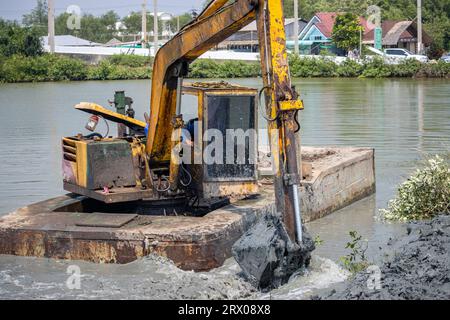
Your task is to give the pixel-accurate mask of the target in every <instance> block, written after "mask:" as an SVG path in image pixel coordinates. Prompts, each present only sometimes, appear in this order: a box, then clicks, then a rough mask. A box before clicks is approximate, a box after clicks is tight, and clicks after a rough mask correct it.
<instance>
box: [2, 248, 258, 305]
mask: <svg viewBox="0 0 450 320" xmlns="http://www.w3.org/2000/svg"><path fill="white" fill-rule="evenodd" d="M18 261H19V262H20V263H18ZM70 268H73V269H70ZM77 269H78V271H79V272H80V273H79V274H80V276H81V278H80V281H79V287H77V282H76V281H75V279H76V277H75V276H76V273H74V272H75V271H76V270H77ZM239 272H240V269H239V266H238V265H237V264H235V263H234V261H233V260H232V259H229V260H228V261H227V262H226V264H225V265H224V266H223V267H221V268H218V269H214V273H211V272H200V273H195V272H192V271H183V270H181V269H178V268H177V267H176V266H175V265H174V264H173V262H172V261H170V260H168V259H165V258H163V257H160V256H156V255H150V256H147V257H145V258H142V259H140V260H137V261H135V262H132V263H129V264H127V265H98V264H93V263H89V262H84V261H66V260H64V261H57V260H54V259H42V258H32V257H31V258H30V257H13V256H2V257H0V300H2V299H19V300H20V299H38V300H39V299H43V300H56V299H80V300H85V299H119V300H121V299H126V300H135V299H152V300H153V299H157V300H178V299H188V300H191V299H192V300H197V299H214V300H219V299H249V298H251V297H252V296H253V295H254V294H255V293H256V290H255V289H254V288H253V287H252V286H251V285H250V284H249V283H247V282H245V281H244V280H243V279H242V278H240V277H239V276H238V273H239Z"/></svg>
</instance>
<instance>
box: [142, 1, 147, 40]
mask: <svg viewBox="0 0 450 320" xmlns="http://www.w3.org/2000/svg"><path fill="white" fill-rule="evenodd" d="M146 44H147V0H144V2H143V3H142V47H144V46H145V45H146Z"/></svg>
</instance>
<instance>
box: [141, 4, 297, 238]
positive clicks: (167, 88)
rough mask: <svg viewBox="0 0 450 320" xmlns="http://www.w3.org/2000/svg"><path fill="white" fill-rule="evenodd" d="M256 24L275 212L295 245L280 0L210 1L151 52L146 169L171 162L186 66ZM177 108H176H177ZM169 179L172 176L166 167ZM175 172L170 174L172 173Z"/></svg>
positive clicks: (291, 101) (292, 112)
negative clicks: (267, 119)
mask: <svg viewBox="0 0 450 320" xmlns="http://www.w3.org/2000/svg"><path fill="white" fill-rule="evenodd" d="M255 20H256V22H257V29H258V38H259V47H260V60H261V70H262V77H263V82H264V93H265V102H266V114H267V117H268V118H270V121H269V126H268V127H269V135H270V143H271V152H272V155H273V159H274V161H275V163H274V167H275V170H276V174H275V179H274V180H275V181H274V183H275V190H276V203H277V211H278V212H280V213H282V215H283V221H284V224H285V226H286V229H287V231H288V233H289V236H290V238H291V239H292V240H293V241H295V238H296V237H297V240H298V241H300V242H301V224H300V212H299V210H300V207H299V200H298V187H299V181H300V175H299V173H298V171H299V167H298V160H297V159H298V156H299V154H298V153H297V143H296V135H295V132H296V131H298V129H299V125H298V123H297V121H296V118H295V117H296V115H297V112H298V110H300V109H302V108H303V106H302V103H301V101H299V100H298V95H297V93H296V92H295V90H294V89H293V88H292V86H291V79H290V74H289V66H288V60H287V52H286V38H285V30H284V17H283V5H282V0H235V1H233V2H230V1H227V0H213V1H211V2H210V3H209V4H208V5H207V6H206V8H205V9H204V10H203V12H202V13H200V15H199V16H198V17H197V18H196V19H195V20H193V21H192V22H191V23H189V24H188V25H186V26H185V27H183V28H182V29H181V30H180V32H179V33H178V34H177V35H175V36H174V37H173V38H172V39H171V40H169V41H168V42H167V43H166V44H165V45H164V46H162V47H161V48H160V49H159V50H158V52H157V53H156V57H155V62H154V69H153V78H152V91H151V113H150V119H149V130H148V139H147V147H146V150H147V153H148V154H149V156H150V166H151V165H152V164H153V165H156V164H159V163H163V162H166V163H167V162H170V161H171V148H172V146H173V144H172V143H171V136H172V132H173V130H175V129H176V128H174V126H173V125H169V124H170V123H171V122H172V120H173V118H174V116H175V115H177V114H178V113H179V110H177V105H178V104H179V100H178V99H177V97H178V98H179V95H180V92H179V91H180V87H181V81H180V79H182V78H183V77H184V76H186V75H187V73H188V65H189V63H191V62H193V61H194V60H195V59H196V58H198V57H199V56H200V55H202V54H203V53H205V52H206V51H208V50H209V49H211V48H213V47H214V46H216V45H217V44H219V43H220V42H222V41H224V40H225V39H227V38H228V37H230V36H231V35H232V34H234V33H235V32H237V31H238V30H240V29H241V28H243V27H244V26H246V25H248V24H249V23H251V22H252V21H255ZM178 109H179V106H178ZM170 168H171V171H172V172H171V176H173V175H174V174H176V172H175V169H174V168H175V166H173V165H172V163H171V166H170ZM174 172H175V173H174Z"/></svg>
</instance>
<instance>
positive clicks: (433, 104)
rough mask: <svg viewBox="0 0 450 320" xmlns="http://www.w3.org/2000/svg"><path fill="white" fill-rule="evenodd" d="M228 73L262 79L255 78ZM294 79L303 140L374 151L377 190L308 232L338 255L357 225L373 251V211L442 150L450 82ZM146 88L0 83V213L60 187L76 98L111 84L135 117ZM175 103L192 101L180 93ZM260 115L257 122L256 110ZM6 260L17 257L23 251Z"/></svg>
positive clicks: (101, 93)
mask: <svg viewBox="0 0 450 320" xmlns="http://www.w3.org/2000/svg"><path fill="white" fill-rule="evenodd" d="M231 81H232V82H235V83H239V84H242V85H247V86H252V87H257V88H260V87H261V86H262V84H261V80H260V79H239V80H231ZM294 84H295V85H296V87H297V89H298V90H299V91H300V93H301V97H302V98H303V100H304V102H305V107H306V109H305V110H304V111H303V112H302V113H301V117H302V121H301V123H302V142H303V144H305V145H316V146H325V145H341V146H369V147H373V148H375V150H376V179H377V193H376V194H375V195H373V196H371V197H369V198H366V199H364V200H362V201H359V202H357V203H355V204H353V205H351V206H349V207H347V208H344V209H342V210H340V211H338V212H336V213H334V214H332V215H330V216H327V217H325V218H323V219H320V220H318V221H314V222H312V223H310V224H309V229H310V231H311V233H312V234H313V235H314V236H316V235H319V236H320V238H321V239H322V240H324V244H323V245H322V246H320V247H319V248H318V249H317V251H316V254H318V255H320V256H322V257H326V258H330V259H332V260H335V261H337V259H338V258H339V257H340V256H342V255H343V254H345V249H344V247H345V243H346V242H347V241H348V231H350V230H357V231H358V232H359V233H361V234H362V235H363V236H364V237H365V238H367V239H368V240H369V241H370V248H369V251H370V255H371V256H372V255H373V254H375V253H376V252H377V250H378V246H380V245H381V244H383V243H384V242H385V241H386V240H387V239H388V238H389V237H390V236H392V235H393V234H395V233H397V232H398V230H399V229H400V228H401V227H400V226H398V225H395V224H383V223H380V222H378V221H377V220H376V219H375V216H376V212H377V209H378V208H381V207H384V206H385V205H386V203H387V201H388V200H389V199H390V198H392V196H393V194H394V191H395V188H396V185H398V183H399V182H401V181H402V180H404V179H405V177H406V176H407V175H408V174H409V173H410V172H411V170H412V169H413V168H414V166H416V165H417V161H418V160H420V159H421V157H422V155H423V154H424V153H438V152H442V151H445V150H447V151H448V150H449V149H450V102H449V101H450V81H448V80H406V79H401V80H395V79H382V80H369V79H296V80H295V81H294ZM149 88H150V84H149V82H148V81H110V82H70V83H39V84H2V85H0V122H1V123H0V124H1V125H0V215H1V214H4V213H6V212H9V211H11V210H14V209H15V208H18V207H21V206H24V205H27V204H30V203H33V202H36V201H39V200H44V199H46V198H48V197H53V196H57V195H60V194H62V193H63V190H62V182H61V173H60V158H61V151H60V138H61V137H62V136H65V135H72V134H74V133H78V132H85V129H84V124H85V121H86V119H87V115H85V114H83V113H81V112H79V111H76V110H74V109H73V106H74V105H75V104H77V103H78V102H80V101H91V102H96V103H99V104H100V105H103V106H107V100H108V99H111V98H112V97H113V94H114V91H115V90H125V91H126V93H127V95H128V96H131V97H133V99H134V101H135V103H134V105H133V107H134V108H135V110H136V115H137V118H140V119H143V114H144V112H146V111H147V109H148V104H149V102H148V101H149V99H150V93H149ZM183 104H184V106H185V107H189V106H191V105H192V106H196V102H195V100H193V98H192V97H188V96H185V99H184V101H183ZM188 109H189V108H188ZM259 121H260V123H259V127H260V128H264V127H265V122H264V120H263V119H262V117H260V120H259ZM99 130H100V131H101V130H102V128H101V127H100V129H99ZM2 259H3V258H2V257H0V270H1V261H2ZM14 259H17V262H18V263H19V261H21V259H22V258H14ZM9 262H10V261H9ZM96 268H102V266H96ZM41 272H44V271H43V270H41ZM40 276H42V275H40ZM44 277H45V276H44Z"/></svg>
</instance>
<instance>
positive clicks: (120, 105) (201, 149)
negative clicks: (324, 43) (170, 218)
mask: <svg viewBox="0 0 450 320" xmlns="http://www.w3.org/2000/svg"><path fill="white" fill-rule="evenodd" d="M253 21H256V24H257V30H258V39H259V58H260V62H261V71H262V80H263V89H262V90H261V91H260V92H259V93H258V92H257V91H256V90H255V89H252V88H247V87H242V86H237V85H231V84H227V83H224V82H219V83H185V82H184V81H183V78H184V77H186V76H187V75H188V69H189V64H190V63H192V62H193V61H194V60H196V59H197V58H198V57H200V56H201V55H202V54H203V53H205V52H207V51H208V50H210V49H212V48H214V47H215V46H217V45H218V44H219V43H221V42H222V41H224V40H226V39H227V38H229V37H230V36H232V35H233V34H234V33H236V32H237V31H239V30H240V29H242V28H243V27H245V26H246V25H248V24H249V23H251V22H253ZM183 95H191V96H192V97H193V98H194V99H196V100H197V103H196V105H194V106H191V107H192V108H191V110H190V112H183V110H182V104H181V99H182V96H183ZM262 96H264V98H265V99H264V100H265V108H264V107H263V108H262V109H263V111H262V112H263V117H264V118H265V119H266V120H267V121H268V129H269V130H268V132H269V141H270V148H271V154H272V157H273V168H274V173H275V174H274V188H275V199H276V209H277V211H278V212H279V213H280V215H281V218H282V219H281V221H282V224H283V226H284V228H285V230H286V233H287V236H288V238H289V240H290V241H291V242H292V243H294V244H295V243H296V244H301V243H302V224H301V215H300V203H299V186H300V174H299V168H300V166H299V157H300V153H299V150H298V134H297V132H298V131H299V129H300V125H299V122H298V121H297V115H298V112H299V111H300V110H302V109H303V104H302V101H301V100H300V99H299V96H298V94H297V92H296V91H295V88H293V86H292V84H291V78H290V74H289V66H288V57H287V50H286V36H285V29H284V16H283V4H282V0H234V1H233V0H232V1H230V0H213V1H211V2H210V3H209V4H208V5H207V6H206V7H205V8H204V10H203V11H202V12H201V13H200V14H199V15H198V16H197V17H196V18H195V19H194V20H193V21H191V22H190V23H188V24H187V25H186V26H184V27H183V28H182V29H181V30H180V31H179V32H178V33H177V34H176V35H175V36H174V37H173V38H172V39H171V40H169V41H168V42H167V43H165V44H164V45H163V46H162V47H161V48H160V49H159V50H158V51H157V53H156V56H155V59H154V66H153V76H152V85H151V108H150V115H149V116H147V115H146V116H145V118H146V121H145V122H144V121H139V120H136V119H134V117H133V116H134V110H133V109H132V107H131V104H132V99H130V98H127V97H125V95H124V93H123V92H117V93H116V96H115V99H114V102H113V103H114V105H115V106H116V109H117V110H116V111H117V112H113V111H110V110H108V109H106V108H103V107H101V106H99V105H96V104H94V103H80V104H79V105H77V106H76V108H77V109H79V110H82V111H85V112H88V113H90V114H92V115H91V117H90V121H89V123H88V124H87V126H86V128H88V129H89V130H91V131H95V126H96V124H97V123H98V122H99V121H100V120H101V119H104V120H105V122H107V120H110V121H113V122H116V123H118V124H119V133H118V136H117V137H109V136H108V135H106V136H105V135H100V134H98V133H95V132H94V133H92V134H90V135H87V136H84V135H81V134H78V135H77V136H73V137H66V138H63V142H62V144H63V172H64V188H65V190H67V191H70V192H73V193H76V194H81V195H85V196H88V197H91V198H93V199H96V200H97V201H102V202H104V203H107V204H111V205H126V204H127V203H129V202H133V201H145V202H146V203H150V204H151V203H158V204H159V205H160V206H161V205H162V206H164V205H165V204H167V203H185V204H187V205H188V206H191V205H192V204H193V203H196V204H197V207H199V206H202V207H203V208H206V209H208V208H209V209H210V210H212V209H214V208H215V207H217V206H220V205H223V204H224V203H227V201H229V199H230V198H233V197H239V196H249V195H252V194H255V193H257V192H258V190H257V188H258V183H257V167H256V165H257V164H256V163H255V161H252V159H251V156H250V155H249V154H255V152H254V151H255V150H254V149H255V148H257V143H256V139H257V137H252V136H248V137H246V140H245V141H241V142H236V141H235V140H238V139H234V138H233V137H231V138H230V137H229V136H228V134H227V130H228V129H243V130H250V129H257V119H258V117H257V114H258V103H259V101H260V98H261V97H262ZM127 106H128V109H127V110H126V107H127ZM188 113H189V115H188ZM188 118H189V119H188ZM208 130H210V131H209V132H208ZM211 130H215V131H214V132H217V131H219V132H220V133H222V134H224V136H226V138H224V140H227V139H228V140H227V142H229V141H231V140H232V144H233V143H234V145H233V148H232V149H234V150H237V149H239V148H240V147H242V148H243V150H245V151H246V156H245V157H244V161H243V162H240V163H231V164H230V163H228V162H227V163H223V162H222V161H215V162H214V163H206V162H205V161H204V159H203V161H202V155H204V153H205V150H206V149H208V146H209V144H210V143H212V142H214V141H215V142H217V141H216V139H212V138H211V139H209V138H210V137H207V136H210V132H211ZM186 132H187V133H189V134H193V135H194V138H193V139H192V141H194V143H193V144H194V146H193V147H192V149H191V150H189V149H188V151H189V152H186V148H185V147H180V146H183V144H186V141H187V140H188V139H186V137H185V135H186ZM192 141H191V142H192ZM198 141H199V143H196V142H198ZM224 143H225V142H224ZM181 150H182V151H181ZM191 151H192V152H191ZM188 153H189V154H188ZM256 153H257V152H256ZM212 154H213V156H215V159H216V160H217V159H219V160H223V159H225V158H226V155H223V157H222V156H219V157H217V155H214V152H213V153H212ZM180 156H182V157H181V158H182V159H183V160H182V161H180ZM198 157H200V158H199V159H200V161H196V160H198ZM235 158H236V157H234V159H235ZM186 159H187V160H186ZM189 160H192V161H189ZM164 213H165V214H166V213H167V212H166V211H165V212H164Z"/></svg>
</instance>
